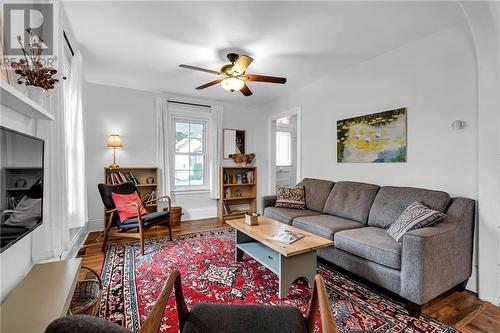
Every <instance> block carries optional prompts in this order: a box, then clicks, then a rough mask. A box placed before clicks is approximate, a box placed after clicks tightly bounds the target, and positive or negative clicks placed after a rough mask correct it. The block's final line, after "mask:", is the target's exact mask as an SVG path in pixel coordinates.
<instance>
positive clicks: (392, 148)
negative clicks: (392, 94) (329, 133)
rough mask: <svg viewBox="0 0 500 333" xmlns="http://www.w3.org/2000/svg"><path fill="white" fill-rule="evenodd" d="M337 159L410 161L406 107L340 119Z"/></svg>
mask: <svg viewBox="0 0 500 333" xmlns="http://www.w3.org/2000/svg"><path fill="white" fill-rule="evenodd" d="M337 162H339V163H394V162H406V108H401V109H396V110H390V111H385V112H379V113H374V114H369V115H366V116H360V117H354V118H349V119H343V120H338V121H337Z"/></svg>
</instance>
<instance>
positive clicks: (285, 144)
mask: <svg viewBox="0 0 500 333" xmlns="http://www.w3.org/2000/svg"><path fill="white" fill-rule="evenodd" d="M289 165H292V134H291V133H290V132H276V166H289Z"/></svg>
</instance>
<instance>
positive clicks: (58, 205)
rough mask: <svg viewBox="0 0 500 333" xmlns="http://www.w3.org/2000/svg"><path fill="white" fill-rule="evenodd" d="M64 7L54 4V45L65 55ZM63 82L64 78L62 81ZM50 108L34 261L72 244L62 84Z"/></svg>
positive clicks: (42, 124) (44, 127)
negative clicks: (41, 207)
mask: <svg viewBox="0 0 500 333" xmlns="http://www.w3.org/2000/svg"><path fill="white" fill-rule="evenodd" d="M62 14H63V12H62V10H61V7H60V6H59V5H57V6H54V20H55V23H54V26H55V27H58V28H57V29H56V35H57V36H60V37H59V38H57V39H55V40H54V43H55V44H56V45H55V47H54V49H56V50H59V52H58V58H59V59H62V56H63V53H62V49H61V48H60V47H59V46H60V45H62V43H63V41H62V36H63V32H62V24H60V22H62ZM60 83H61V82H60ZM51 93H52V97H51V99H52V102H51V103H50V104H51V105H50V112H52V114H53V115H54V116H55V120H53V121H50V120H38V121H37V124H36V135H37V136H39V137H41V138H43V139H44V140H45V146H44V150H45V151H44V162H45V163H44V169H45V170H44V181H43V223H42V225H41V226H40V227H38V228H37V229H35V230H34V231H33V233H32V237H31V247H32V248H31V257H32V260H33V262H38V261H40V260H44V259H52V258H56V257H59V256H60V255H61V254H62V253H63V251H66V250H68V247H69V223H68V218H69V215H68V200H67V198H68V194H67V193H68V192H67V191H68V187H67V172H66V170H67V163H66V161H67V156H66V130H65V125H66V119H65V111H64V91H63V89H62V85H61V84H59V85H57V86H56V88H55V89H54V90H53V91H52V92H51Z"/></svg>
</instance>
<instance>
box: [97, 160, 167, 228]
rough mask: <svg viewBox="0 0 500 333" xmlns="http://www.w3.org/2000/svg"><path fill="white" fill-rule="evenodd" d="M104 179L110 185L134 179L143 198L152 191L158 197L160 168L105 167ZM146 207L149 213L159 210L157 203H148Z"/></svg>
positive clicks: (105, 217)
mask: <svg viewBox="0 0 500 333" xmlns="http://www.w3.org/2000/svg"><path fill="white" fill-rule="evenodd" d="M104 181H105V183H106V184H109V185H114V184H121V183H123V182H125V181H132V182H134V183H135V184H136V185H135V186H136V187H137V191H139V196H140V197H141V199H143V198H144V197H145V196H146V195H148V194H150V193H153V194H154V196H155V197H158V168H156V167H130V168H125V167H123V168H122V167H120V168H104ZM145 208H146V210H147V211H148V213H152V212H156V211H158V205H157V204H148V205H145ZM104 215H105V216H104V221H107V216H106V214H104Z"/></svg>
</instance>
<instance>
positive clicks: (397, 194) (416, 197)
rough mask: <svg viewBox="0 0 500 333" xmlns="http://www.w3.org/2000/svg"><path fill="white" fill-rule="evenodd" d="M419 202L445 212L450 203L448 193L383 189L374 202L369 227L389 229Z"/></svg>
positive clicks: (418, 189) (399, 188) (391, 187)
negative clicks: (406, 210)
mask: <svg viewBox="0 0 500 333" xmlns="http://www.w3.org/2000/svg"><path fill="white" fill-rule="evenodd" d="M414 201H418V202H420V203H422V204H424V205H426V206H427V207H429V208H430V209H434V210H437V211H439V212H445V211H446V208H447V207H448V204H449V203H450V195H449V194H448V193H446V192H441V191H432V190H424V189H420V188H414V187H394V186H384V187H382V188H381V189H380V190H379V191H378V193H377V196H376V197H375V200H374V201H373V205H372V208H371V209H370V215H369V216H368V225H369V226H375V227H381V228H388V227H389V226H390V225H391V224H393V223H394V222H396V220H397V219H398V217H399V216H400V215H401V214H402V213H403V211H404V210H405V209H406V207H408V206H409V205H410V204H411V203H412V202H414Z"/></svg>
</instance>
